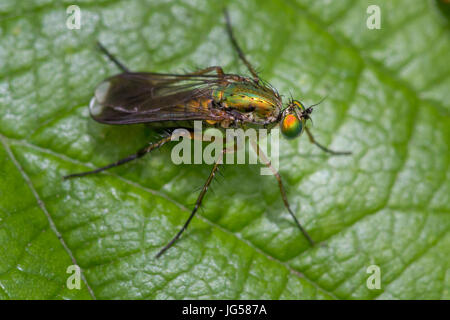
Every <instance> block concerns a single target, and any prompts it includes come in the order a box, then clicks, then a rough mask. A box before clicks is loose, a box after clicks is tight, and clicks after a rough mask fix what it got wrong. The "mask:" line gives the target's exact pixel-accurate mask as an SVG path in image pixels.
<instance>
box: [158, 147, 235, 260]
mask: <svg viewBox="0 0 450 320" xmlns="http://www.w3.org/2000/svg"><path fill="white" fill-rule="evenodd" d="M226 152H227V149H223V150H222V152H221V154H220V155H219V157H218V159H217V160H216V162H215V163H214V166H213V168H212V170H211V173H210V174H209V177H208V179H207V180H206V182H205V184H204V185H203V188H202V191H201V192H200V194H199V196H198V198H197V201H196V202H195V206H194V209H192V212H191V214H190V215H189V218H188V219H187V220H186V222H185V223H184V225H183V227H182V228H181V229H180V231H178V233H177V234H176V235H175V237H173V238H172V240H170V241H169V243H167V244H166V245H165V246H164V248H162V249H161V250H160V251H159V252H158V254H157V255H156V258H159V257H161V255H162V254H163V253H164V252H166V250H167V249H169V248H170V247H171V246H172V245H173V244H174V243H175V242H176V241H177V240H178V238H180V236H181V234H182V233H183V232H184V230H186V228H187V227H188V225H189V223H190V222H191V220H192V218H193V217H194V216H195V214H196V213H197V211H198V209H199V208H200V206H201V204H202V201H203V198H204V197H205V194H206V191H208V187H209V185H210V184H211V182H212V181H213V179H214V176H215V174H216V172H217V170H218V169H219V165H220V164H221V163H222V159H223V155H224V153H226Z"/></svg>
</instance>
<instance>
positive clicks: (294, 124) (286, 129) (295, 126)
mask: <svg viewBox="0 0 450 320" xmlns="http://www.w3.org/2000/svg"><path fill="white" fill-rule="evenodd" d="M302 130H303V123H302V122H301V121H300V120H299V119H298V118H297V117H296V116H295V115H293V114H287V115H286V116H285V117H284V118H283V119H282V120H281V133H282V134H283V135H284V136H285V137H286V138H287V139H293V138H296V137H298V136H299V135H300V133H302Z"/></svg>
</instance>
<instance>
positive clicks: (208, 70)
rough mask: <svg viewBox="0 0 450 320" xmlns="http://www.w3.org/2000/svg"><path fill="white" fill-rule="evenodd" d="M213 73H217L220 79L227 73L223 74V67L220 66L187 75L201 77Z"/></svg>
mask: <svg viewBox="0 0 450 320" xmlns="http://www.w3.org/2000/svg"><path fill="white" fill-rule="evenodd" d="M211 71H215V72H216V73H217V75H218V76H219V78H223V77H224V75H225V72H223V69H222V67H219V66H212V67H207V68H204V69H200V70H197V71H194V72H191V73H187V74H186V75H189V76H199V75H203V74H206V73H210V72H211Z"/></svg>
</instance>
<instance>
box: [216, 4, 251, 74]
mask: <svg viewBox="0 0 450 320" xmlns="http://www.w3.org/2000/svg"><path fill="white" fill-rule="evenodd" d="M223 14H224V15H225V22H226V25H227V33H228V37H229V38H230V41H231V44H232V45H233V47H234V49H235V50H236V51H237V53H238V55H239V58H240V59H241V60H242V62H244V64H245V65H246V66H247V69H248V71H250V73H251V74H252V76H253V78H254V80H255V81H256V82H259V77H258V74H257V73H256V71H255V69H254V68H253V66H252V65H251V64H250V62H249V61H248V60H247V58H246V57H245V54H244V52H243V51H242V49H241V48H240V47H239V44H238V43H237V41H236V38H235V37H234V34H233V29H232V28H231V20H230V16H229V15H228V11H227V9H224V10H223Z"/></svg>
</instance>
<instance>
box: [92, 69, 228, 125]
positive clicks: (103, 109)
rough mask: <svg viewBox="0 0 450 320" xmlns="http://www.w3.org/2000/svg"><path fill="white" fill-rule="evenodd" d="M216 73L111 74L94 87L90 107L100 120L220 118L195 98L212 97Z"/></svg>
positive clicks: (219, 113) (141, 120) (137, 120)
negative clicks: (196, 101)
mask: <svg viewBox="0 0 450 320" xmlns="http://www.w3.org/2000/svg"><path fill="white" fill-rule="evenodd" d="M218 81H219V80H218V77H217V76H214V75H200V76H199V75H172V74H158V73H143V72H139V73H138V72H136V73H134V72H133V73H132V72H126V73H121V74H118V75H115V76H112V77H110V78H108V79H106V80H105V81H104V82H102V83H101V84H100V85H99V86H98V87H97V89H96V90H95V95H94V97H93V98H92V100H91V102H90V105H89V110H90V113H91V116H92V117H93V118H94V119H95V120H96V121H98V122H102V123H108V124H131V123H143V122H157V121H168V120H172V121H176V120H221V119H223V117H224V115H223V112H220V111H219V110H216V111H217V112H215V110H211V109H209V108H207V107H205V106H204V105H203V106H202V104H201V103H193V101H195V100H196V99H206V98H208V97H209V98H211V93H212V90H213V88H214V87H215V86H216V85H217V83H218Z"/></svg>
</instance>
